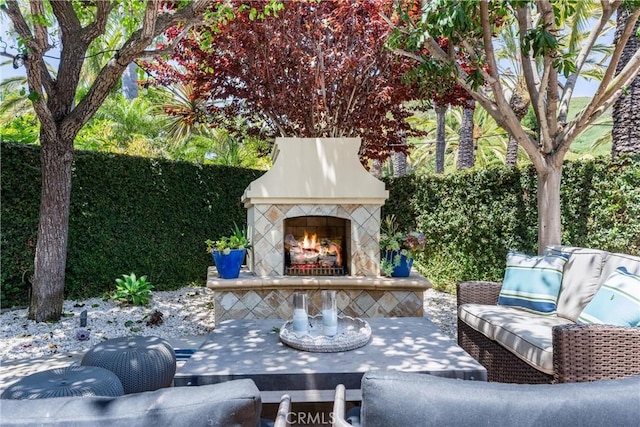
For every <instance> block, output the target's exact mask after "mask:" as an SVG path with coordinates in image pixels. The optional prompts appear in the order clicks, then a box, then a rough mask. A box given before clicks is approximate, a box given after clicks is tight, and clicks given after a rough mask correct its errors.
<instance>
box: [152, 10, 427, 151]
mask: <svg viewBox="0 0 640 427" xmlns="http://www.w3.org/2000/svg"><path fill="white" fill-rule="evenodd" d="M261 2H262V1H261ZM233 5H234V6H235V8H236V10H237V12H236V18H235V19H234V20H233V21H232V22H229V23H228V24H227V25H225V26H224V27H219V28H208V29H206V28H198V29H197V30H195V31H193V32H191V34H190V36H189V37H186V38H185V39H183V40H181V41H180V42H179V43H178V45H177V49H176V53H175V54H174V55H173V56H172V57H171V58H170V59H169V60H168V61H165V60H160V59H157V60H156V61H154V62H153V63H146V64H143V66H144V67H145V68H146V69H147V70H148V71H149V72H150V73H151V74H152V75H153V76H154V78H155V79H156V81H157V82H158V83H159V84H163V85H170V84H174V83H178V82H180V83H182V84H191V85H193V87H194V93H195V94H196V95H195V96H196V97H198V98H201V99H204V100H207V105H208V106H209V107H208V113H209V114H208V119H209V120H211V121H212V125H218V124H220V123H223V121H224V119H229V118H234V117H238V116H240V117H244V118H246V120H247V123H256V117H258V118H259V119H260V121H261V123H262V124H263V129H262V130H263V131H264V124H266V125H267V126H266V127H267V128H268V129H270V131H271V132H270V136H301V137H341V136H345V137H350V136H360V137H361V138H362V141H363V144H362V147H361V150H360V156H361V158H362V159H363V160H364V159H378V160H383V159H385V158H387V157H388V156H389V155H390V153H391V152H393V151H404V150H405V149H406V145H405V144H403V142H404V138H406V137H407V136H410V135H413V134H415V132H413V131H412V130H411V129H410V127H409V125H408V124H407V123H406V121H405V118H406V117H408V116H409V115H411V112H409V111H407V110H405V109H404V108H403V102H404V101H407V100H411V99H416V98H417V97H418V90H417V89H418V87H417V84H415V83H414V84H406V83H405V82H406V79H405V75H406V73H407V71H408V70H410V69H411V68H412V65H413V64H412V61H411V60H410V59H407V58H402V57H398V56H397V55H394V54H393V53H392V52H390V51H389V49H388V48H387V47H386V46H385V43H386V40H387V38H388V35H389V33H390V26H389V25H388V23H387V22H385V21H384V20H383V19H382V14H383V13H384V14H386V15H387V16H391V12H392V10H391V6H392V4H391V2H389V1H385V0H353V1H342V0H327V1H321V2H309V1H298V0H294V1H287V2H285V3H284V9H283V10H282V11H280V12H279V13H278V16H266V17H265V18H264V19H261V20H259V21H258V20H255V19H254V18H255V16H254V15H255V13H252V12H251V11H250V10H249V9H248V8H247V6H251V7H255V8H256V9H260V7H259V3H258V2H256V1H236V2H233ZM203 31H207V32H206V34H207V35H210V37H211V38H210V39H208V38H203V37H202V34H203ZM175 34H177V31H176V33H175ZM175 34H174V33H169V34H168V37H169V41H171V40H172V37H173V36H174V35H175ZM207 46H212V47H211V48H208V47H207ZM170 113H172V114H178V115H182V116H183V117H184V119H185V120H193V117H192V115H193V114H197V117H199V119H200V120H201V117H202V116H201V114H198V112H190V111H170Z"/></svg>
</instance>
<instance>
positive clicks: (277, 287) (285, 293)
mask: <svg viewBox="0 0 640 427" xmlns="http://www.w3.org/2000/svg"><path fill="white" fill-rule="evenodd" d="M207 287H209V288H211V289H212V290H213V291H214V300H215V319H216V322H220V321H223V320H229V319H289V318H291V316H292V296H291V295H292V293H293V292H295V291H306V292H307V298H308V301H309V314H310V315H312V316H313V315H316V314H319V312H320V308H321V305H322V302H321V296H320V295H321V290H323V289H335V290H337V291H338V292H337V296H338V297H337V300H338V312H339V314H341V315H347V316H352V317H422V315H423V298H424V291H425V290H427V289H429V288H431V283H430V282H429V281H428V280H427V279H425V278H424V277H422V276H421V275H419V274H417V273H415V272H412V274H411V276H409V277H406V278H395V277H394V278H386V277H351V276H323V277H319V276H311V277H310V276H269V277H257V276H254V275H253V274H251V273H250V272H246V271H243V272H242V273H240V277H238V278H237V279H220V278H219V277H218V273H217V271H216V269H215V267H209V270H208V274H207Z"/></svg>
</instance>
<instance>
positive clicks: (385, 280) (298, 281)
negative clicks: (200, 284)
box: [207, 266, 431, 291]
mask: <svg viewBox="0 0 640 427" xmlns="http://www.w3.org/2000/svg"><path fill="white" fill-rule="evenodd" d="M207 287H208V288H210V289H212V290H214V291H216V290H217V291H221V290H230V289H233V290H249V289H256V290H261V289H318V288H322V289H368V290H372V289H373V290H380V291H403V290H406V291H409V290H410V291H425V290H427V289H430V288H431V282H429V280H428V279H427V278H425V277H424V276H422V275H420V274H419V273H417V272H416V271H415V269H414V270H412V271H411V274H410V275H409V277H382V276H378V277H364V276H265V277H259V276H256V275H254V274H253V273H251V272H249V271H248V270H243V271H241V272H240V276H239V277H238V278H237V279H221V278H220V277H218V272H217V270H216V268H215V267H214V266H211V267H209V268H208V270H207Z"/></svg>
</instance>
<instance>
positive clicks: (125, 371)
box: [81, 336, 176, 394]
mask: <svg viewBox="0 0 640 427" xmlns="http://www.w3.org/2000/svg"><path fill="white" fill-rule="evenodd" d="M81 365H83V366H99V367H101V368H105V369H108V370H110V371H111V372H113V373H114V374H116V375H117V376H118V378H120V382H121V383H122V387H123V388H124V393H125V394H130V393H138V392H141V391H151V390H157V389H159V388H163V387H169V386H171V384H172V383H173V377H174V375H175V374H176V354H175V352H174V351H173V347H171V345H170V344H169V343H168V342H167V341H166V340H164V339H162V338H159V337H141V336H134V337H122V338H114V339H110V340H107V341H105V342H103V343H100V344H98V345H96V346H95V347H93V348H92V349H91V350H89V351H88V352H87V353H86V354H85V355H84V357H83V358H82V362H81Z"/></svg>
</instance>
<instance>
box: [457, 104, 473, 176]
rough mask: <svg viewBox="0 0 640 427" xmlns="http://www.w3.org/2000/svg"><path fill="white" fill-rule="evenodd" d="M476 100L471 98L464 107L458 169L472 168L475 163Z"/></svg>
mask: <svg viewBox="0 0 640 427" xmlns="http://www.w3.org/2000/svg"><path fill="white" fill-rule="evenodd" d="M475 110H476V102H475V101H474V100H473V99H469V100H467V101H466V102H465V105H464V107H463V109H462V123H460V133H459V136H460V142H459V143H458V170H460V169H467V168H472V167H473V163H474V157H475V156H474V150H473V142H474V141H473V112H474V111H475Z"/></svg>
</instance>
